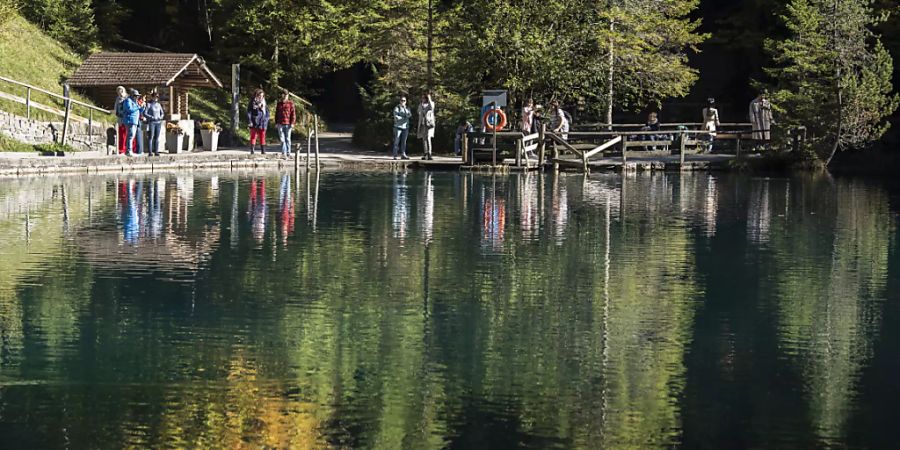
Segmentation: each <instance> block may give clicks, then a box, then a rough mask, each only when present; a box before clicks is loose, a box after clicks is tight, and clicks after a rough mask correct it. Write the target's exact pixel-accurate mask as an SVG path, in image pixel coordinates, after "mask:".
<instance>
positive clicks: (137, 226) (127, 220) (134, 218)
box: [122, 180, 141, 244]
mask: <svg viewBox="0 0 900 450" xmlns="http://www.w3.org/2000/svg"><path fill="white" fill-rule="evenodd" d="M125 186H126V187H125V189H126V196H125V207H124V210H123V212H124V214H123V217H122V229H123V234H124V238H125V242H127V243H129V244H137V243H138V242H139V241H140V236H141V221H140V216H139V214H138V208H139V202H140V198H141V197H140V194H139V193H138V192H136V190H137V189H138V186H136V183H135V181H134V180H129V181H128V183H127V185H125Z"/></svg>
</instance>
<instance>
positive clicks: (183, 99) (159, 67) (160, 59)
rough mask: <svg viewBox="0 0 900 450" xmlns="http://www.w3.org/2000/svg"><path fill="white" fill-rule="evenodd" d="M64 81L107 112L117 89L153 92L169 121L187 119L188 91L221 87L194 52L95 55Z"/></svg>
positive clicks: (104, 53) (105, 53)
mask: <svg viewBox="0 0 900 450" xmlns="http://www.w3.org/2000/svg"><path fill="white" fill-rule="evenodd" d="M66 82H67V83H68V84H69V86H71V87H73V88H77V89H79V90H81V91H84V92H85V93H87V94H88V95H89V96H91V97H93V98H94V99H95V100H97V102H98V104H100V105H103V106H105V107H107V108H109V109H112V108H113V107H114V106H115V101H116V87H117V86H124V87H125V88H126V89H128V91H129V92H130V91H131V89H137V90H138V91H140V92H141V94H144V95H147V94H149V93H150V92H151V91H154V90H155V91H156V92H158V93H159V96H160V102H161V103H162V105H163V107H164V108H165V110H166V111H167V112H168V115H167V117H166V119H167V120H172V121H178V120H190V118H191V112H190V107H189V105H190V90H191V89H193V88H218V89H222V88H223V85H222V82H221V81H219V79H218V78H216V76H215V75H214V74H213V73H212V71H210V70H209V68H208V67H207V66H206V63H205V62H204V61H203V58H201V57H199V56H197V55H196V54H193V53H115V52H101V53H95V54H93V55H91V56H89V57H88V58H87V59H86V60H85V61H84V64H82V65H81V67H79V68H78V70H76V71H75V73H74V74H72V76H71V77H69V79H68V80H67V81H66Z"/></svg>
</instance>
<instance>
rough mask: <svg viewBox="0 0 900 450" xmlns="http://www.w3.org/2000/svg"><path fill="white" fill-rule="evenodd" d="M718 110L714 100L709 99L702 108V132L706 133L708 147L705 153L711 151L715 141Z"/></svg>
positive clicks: (717, 127)
mask: <svg viewBox="0 0 900 450" xmlns="http://www.w3.org/2000/svg"><path fill="white" fill-rule="evenodd" d="M720 125H721V123H720V122H719V110H718V109H716V99H714V98H709V99H707V100H706V108H703V130H704V131H708V132H709V133H708V135H707V136H708V137H709V147H708V148H707V150H706V151H707V152H711V151H712V149H713V142H714V141H715V140H716V130H718V129H719V126H720Z"/></svg>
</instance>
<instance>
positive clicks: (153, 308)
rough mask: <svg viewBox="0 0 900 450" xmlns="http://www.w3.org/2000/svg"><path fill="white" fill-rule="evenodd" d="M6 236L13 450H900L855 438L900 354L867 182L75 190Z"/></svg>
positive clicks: (877, 200) (673, 180)
mask: <svg viewBox="0 0 900 450" xmlns="http://www.w3.org/2000/svg"><path fill="white" fill-rule="evenodd" d="M303 178H305V180H304V179H303ZM276 187H277V191H276ZM320 191H321V204H320ZM303 196H305V197H306V202H305V205H304V202H303V200H302V198H303ZM298 201H299V204H298V203H297V202H298ZM0 208H2V211H0V258H2V260H0V261H3V262H2V263H0V412H2V414H0V424H3V425H11V424H14V425H15V427H12V426H6V427H2V426H0V439H2V442H4V443H5V444H8V445H10V446H11V447H16V448H18V447H34V448H46V447H59V446H73V447H99V446H106V445H108V443H109V442H115V443H117V444H118V443H121V445H123V446H124V445H127V446H137V447H153V448H156V447H203V448H225V447H245V446H253V447H276V448H325V447H337V448H359V447H363V448H370V447H375V448H416V449H419V448H445V447H457V448H499V447H532V448H623V447H629V448H654V447H656V448H667V447H672V446H679V445H681V446H686V447H693V446H703V445H705V446H713V447H716V448H729V447H735V446H738V447H740V446H750V447H778V446H793V447H797V446H799V447H824V446H861V447H866V446H867V445H866V443H867V442H868V441H867V439H870V438H871V439H878V438H879V437H884V436H888V435H890V432H891V430H883V431H882V433H883V435H882V436H878V435H877V433H874V436H873V433H871V430H869V431H870V432H869V433H860V432H858V429H856V428H854V427H855V426H857V425H855V424H857V423H859V418H860V417H864V411H866V409H867V408H868V407H870V405H869V404H867V403H866V401H865V400H864V399H863V398H862V397H861V396H860V394H859V393H860V391H861V390H862V389H863V388H864V386H865V383H866V380H865V379H864V373H865V370H866V368H867V367H869V366H870V365H872V364H874V362H875V361H878V360H891V359H892V358H896V357H897V356H900V355H897V354H896V352H897V351H896V350H894V349H895V348H897V346H895V345H889V346H882V347H878V348H881V349H882V350H881V353H879V351H878V350H877V348H876V346H875V342H876V340H877V339H879V336H880V335H881V331H882V330H881V327H882V323H883V322H884V319H883V312H882V311H883V310H884V305H885V303H886V299H888V297H889V296H890V293H889V292H888V289H887V284H886V283H887V280H889V279H890V277H891V276H892V274H891V270H892V268H891V267H892V266H891V264H890V263H891V261H893V260H895V256H894V254H893V252H894V250H893V235H894V234H895V232H896V231H895V219H894V218H893V217H892V215H891V213H890V211H891V209H890V204H889V195H888V194H887V193H886V192H885V190H884V189H882V188H879V187H877V186H876V187H873V186H872V185H870V184H865V183H861V182H859V181H855V180H838V181H827V180H825V181H823V180H819V179H771V180H762V179H747V178H742V177H726V176H710V175H708V174H696V175H692V174H680V175H672V174H653V175H649V174H628V175H626V176H624V177H622V176H618V175H612V174H597V175H590V176H584V175H582V174H565V173H561V174H550V175H546V176H544V175H540V174H523V175H521V176H519V175H516V176H479V175H472V174H465V175H461V174H441V173H435V174H431V173H416V172H412V173H405V172H398V173H395V174H337V173H334V174H332V173H326V174H321V175H320V174H318V173H317V172H308V173H307V172H302V173H300V174H298V175H291V174H283V173H252V174H248V175H247V176H241V175H235V174H211V175H192V176H188V175H174V176H166V175H148V176H134V177H122V176H119V177H88V178H74V177H73V178H53V179H46V180H40V181H38V182H35V181H31V180H26V179H23V180H8V181H7V180H4V181H2V182H0ZM304 209H305V211H303V210H304ZM303 214H305V215H306V218H307V220H305V221H304V220H297V216H298V215H303ZM507 219H509V220H507ZM220 243H221V245H220ZM398 244H401V245H398ZM98 423H99V424H104V425H103V427H97V424H98ZM18 429H22V430H34V431H33V433H27V432H20V431H14V430H18Z"/></svg>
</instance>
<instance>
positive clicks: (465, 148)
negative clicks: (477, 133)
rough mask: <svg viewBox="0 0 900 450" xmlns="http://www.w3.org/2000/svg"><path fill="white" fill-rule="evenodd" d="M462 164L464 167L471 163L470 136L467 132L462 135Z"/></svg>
mask: <svg viewBox="0 0 900 450" xmlns="http://www.w3.org/2000/svg"><path fill="white" fill-rule="evenodd" d="M462 162H463V165H466V164H467V163H468V162H469V134H468V133H466V132H465V131H463V134H462Z"/></svg>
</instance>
